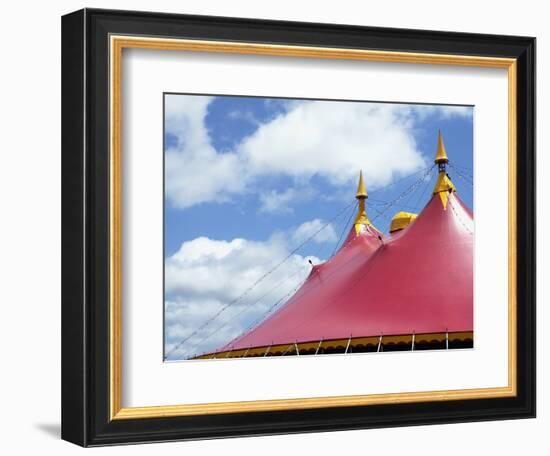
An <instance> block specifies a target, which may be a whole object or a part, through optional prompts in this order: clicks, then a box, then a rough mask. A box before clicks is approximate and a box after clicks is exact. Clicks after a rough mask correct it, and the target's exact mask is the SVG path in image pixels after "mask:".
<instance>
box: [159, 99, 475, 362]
mask: <svg viewBox="0 0 550 456" xmlns="http://www.w3.org/2000/svg"><path fill="white" fill-rule="evenodd" d="M164 116H165V118H164V126H165V130H164V132H165V137H164V163H165V169H164V170H165V193H164V197H165V201H164V204H165V211H164V214H165V216H164V227H165V228H164V237H165V242H164V245H165V248H164V261H165V265H164V268H165V287H164V290H165V291H164V293H165V295H164V312H165V315H164V322H165V328H164V335H165V344H164V349H165V353H164V359H165V361H176V360H191V359H212V360H215V359H225V358H247V357H278V356H303V355H314V356H319V355H326V354H352V353H365V352H376V353H384V352H388V351H414V350H430V349H439V350H449V349H457V348H471V347H473V341H474V327H473V306H474V302H473V245H474V222H473V220H474V215H473V150H472V148H473V107H472V106H449V105H428V104H410V103H380V102H370V101H338V100H309V99H282V98H268V97H240V96H206V95H194V94H177V93H166V94H164Z"/></svg>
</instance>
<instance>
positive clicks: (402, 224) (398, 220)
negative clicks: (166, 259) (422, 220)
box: [390, 212, 416, 233]
mask: <svg viewBox="0 0 550 456" xmlns="http://www.w3.org/2000/svg"><path fill="white" fill-rule="evenodd" d="M415 218H416V214H413V213H412V212H398V213H397V214H395V215H394V216H393V218H392V219H391V225H390V233H393V232H394V231H399V230H402V229H404V228H406V227H407V226H409V225H410V224H411V223H412V222H413V221H414V219H415Z"/></svg>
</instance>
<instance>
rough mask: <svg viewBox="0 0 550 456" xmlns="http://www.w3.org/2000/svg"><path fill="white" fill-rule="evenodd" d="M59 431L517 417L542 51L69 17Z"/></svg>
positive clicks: (157, 431)
mask: <svg viewBox="0 0 550 456" xmlns="http://www.w3.org/2000/svg"><path fill="white" fill-rule="evenodd" d="M62 79H63V80H62V124H63V125H62V126H63V131H62V147H63V151H62V178H63V200H62V207H63V219H62V225H63V236H62V248H63V251H62V260H63V262H62V264H63V270H62V279H63V283H62V301H63V302H62V382H63V384H62V437H63V438H64V439H65V440H68V441H70V442H73V443H76V444H78V445H82V446H98V445H111V444H122V443H139V442H152V441H168V440H180V439H197V438H215V437H229V436H240V435H243V436H244V435H262V434H278V433H296V432H316V431H330V430H344V429H359V428H374V427H389V426H403V425H418V424H435V423H453V422H463V421H478V420H496V419H512V418H530V417H534V416H535V181H534V179H535V158H534V157H535V141H534V138H535V83H534V82H535V39H534V38H529V37H516V36H489V35H476V34H465V33H455V32H453V33H451V32H433V31H421V30H405V29H384V28H370V27H357V26H343V25H329V24H312V23H294V22H278V21H261V20H253V19H237V18H222V17H206V16H187V15H173V14H160V13H143V12H127V11H109V10H90V9H85V10H81V11H77V12H74V13H72V14H68V15H66V16H64V17H63V20H62Z"/></svg>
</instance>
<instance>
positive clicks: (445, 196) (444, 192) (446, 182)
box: [433, 130, 456, 210]
mask: <svg viewBox="0 0 550 456" xmlns="http://www.w3.org/2000/svg"><path fill="white" fill-rule="evenodd" d="M434 161H435V163H436V164H437V165H439V175H438V176H437V181H436V183H435V187H434V191H433V194H434V195H435V194H439V198H440V199H441V204H442V205H443V210H446V209H447V201H448V200H449V194H450V193H452V192H455V191H456V188H455V186H454V184H453V182H452V181H451V179H450V178H449V176H448V174H447V171H446V170H445V168H446V165H447V163H449V158H448V157H447V151H446V150H445V144H443V137H442V136H441V130H439V133H438V136H437V153H436V155H435V160H434Z"/></svg>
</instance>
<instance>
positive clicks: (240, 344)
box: [199, 135, 474, 358]
mask: <svg viewBox="0 0 550 456" xmlns="http://www.w3.org/2000/svg"><path fill="white" fill-rule="evenodd" d="M435 163H436V164H437V165H438V166H439V175H438V179H437V182H436V185H435V188H434V190H433V195H432V197H431V199H430V201H429V202H428V203H427V204H426V206H425V207H424V209H423V210H422V211H421V213H420V214H418V216H415V214H409V213H404V212H400V213H398V214H397V215H396V216H395V217H394V218H393V221H392V226H391V228H390V234H389V235H384V234H382V233H381V232H379V231H378V230H377V229H376V228H375V227H374V226H373V225H372V224H371V222H370V221H369V219H368V217H367V212H366V209H365V202H366V199H367V198H368V195H367V192H366V190H365V186H364V183H363V178H362V175H361V176H360V180H359V186H358V191H357V195H356V198H357V199H358V201H359V210H358V214H357V217H356V219H355V222H354V224H353V226H352V228H351V230H350V233H349V234H348V236H347V238H346V240H345V242H344V243H343V245H342V247H341V248H340V249H339V251H338V252H337V253H336V254H335V255H334V256H333V257H332V258H331V259H329V260H328V261H326V262H325V263H323V264H320V265H316V266H314V267H313V269H312V271H311V273H310V274H309V277H308V278H307V280H306V281H305V283H304V284H303V285H302V286H301V288H300V289H299V290H298V291H297V292H296V293H295V294H294V296H292V297H291V298H290V299H289V300H288V301H287V302H286V303H285V304H284V305H283V306H282V307H281V308H279V309H278V310H277V311H276V312H275V313H273V314H272V315H270V316H268V317H267V318H266V319H265V320H264V321H262V322H261V323H260V324H259V325H257V326H256V327H255V328H253V329H251V330H250V331H248V332H246V333H244V334H242V335H240V336H239V337H237V338H236V339H234V340H232V341H231V342H229V343H228V344H227V345H225V346H224V347H221V348H219V349H218V350H216V351H214V352H211V353H209V354H206V355H202V356H200V357H199V358H218V357H243V356H244V357H248V356H276V355H304V354H322V353H343V352H361V351H385V350H405V349H408V350H410V349H422V348H459V347H468V346H472V344H473V245H474V236H473V214H472V212H471V211H470V209H468V208H467V207H466V206H465V204H464V203H463V202H462V200H461V199H460V197H459V196H458V194H457V193H456V189H455V187H454V185H453V183H452V181H451V180H450V178H449V176H448V175H447V173H446V165H447V163H448V159H447V155H446V152H445V147H444V145H443V141H442V139H441V135H440V136H439V138H438V149H437V155H436V160H435Z"/></svg>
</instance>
